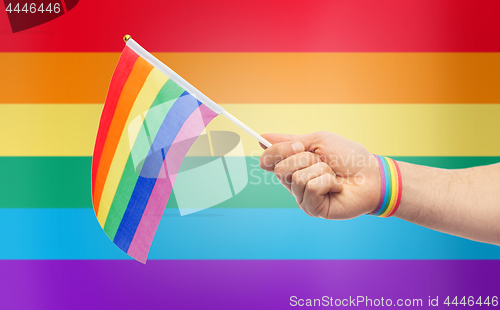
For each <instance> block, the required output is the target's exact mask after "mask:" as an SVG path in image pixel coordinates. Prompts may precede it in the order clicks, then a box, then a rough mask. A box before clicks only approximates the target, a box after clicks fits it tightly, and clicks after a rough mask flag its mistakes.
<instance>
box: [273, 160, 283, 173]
mask: <svg viewBox="0 0 500 310" xmlns="http://www.w3.org/2000/svg"><path fill="white" fill-rule="evenodd" d="M274 174H276V176H279V177H282V176H283V174H285V167H284V165H283V163H282V162H279V163H278V164H276V166H274Z"/></svg>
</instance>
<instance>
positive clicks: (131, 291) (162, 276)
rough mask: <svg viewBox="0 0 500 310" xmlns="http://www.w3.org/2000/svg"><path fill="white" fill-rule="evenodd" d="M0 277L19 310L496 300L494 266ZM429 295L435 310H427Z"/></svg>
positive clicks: (25, 266) (5, 300) (82, 267)
mask: <svg viewBox="0 0 500 310" xmlns="http://www.w3.org/2000/svg"><path fill="white" fill-rule="evenodd" d="M0 276H1V279H2V281H0V298H1V299H0V300H1V306H2V308H3V309H21V310H22V309H53V310H57V309H219V310H223V309H231V310H233V309H239V310H241V309H252V310H254V309H290V308H292V307H291V305H290V298H291V297H292V296H296V297H297V299H307V298H310V299H314V298H322V297H323V296H328V297H332V298H333V299H334V300H335V299H348V300H349V298H354V299H356V298H357V296H362V297H363V298H365V299H366V297H368V298H369V299H371V300H372V302H373V301H374V300H375V299H378V300H379V301H380V299H381V298H382V297H383V298H384V300H387V299H391V301H392V304H393V305H394V304H395V303H396V302H397V300H398V299H402V300H403V302H404V300H406V299H410V300H413V299H421V300H422V304H423V307H418V308H419V309H420V308H424V309H426V308H438V309H441V308H446V309H448V308H452V305H450V307H446V306H444V304H443V302H444V300H445V298H446V297H447V296H450V297H451V298H450V302H451V301H452V299H453V298H454V297H455V296H458V301H459V302H460V299H461V298H462V297H463V296H465V299H466V300H467V299H468V297H469V296H473V297H474V301H476V300H477V298H478V297H479V296H481V297H482V301H483V302H484V300H485V298H486V297H489V302H490V303H491V301H492V297H493V296H499V295H500V291H499V290H498V288H499V287H500V261H498V260H486V261H470V260H469V261H466V260H193V261H188V260H180V261H171V260H163V261H160V260H158V261H156V260H152V261H149V262H148V263H147V264H146V265H142V264H140V263H138V262H135V261H113V260H103V261H78V260H68V261H53V260H40V261H30V260H26V261H22V260H20V261H0ZM429 296H430V298H431V299H435V298H436V296H438V302H439V307H428V303H429ZM358 306H361V307H365V304H364V303H360V304H359V305H358ZM393 307H394V306H393ZM483 307H484V308H486V309H489V308H492V309H497V308H498V307H500V306H497V307H495V306H493V307H492V306H490V307H487V306H484V305H483V306H482V307H477V308H481V309H482V308H483ZM300 308H302V307H300ZM304 308H310V307H304ZM373 308H375V307H373ZM415 308H417V307H415ZM453 308H456V307H453ZM458 308H463V307H461V305H459V306H458ZM466 308H470V309H473V308H474V307H466Z"/></svg>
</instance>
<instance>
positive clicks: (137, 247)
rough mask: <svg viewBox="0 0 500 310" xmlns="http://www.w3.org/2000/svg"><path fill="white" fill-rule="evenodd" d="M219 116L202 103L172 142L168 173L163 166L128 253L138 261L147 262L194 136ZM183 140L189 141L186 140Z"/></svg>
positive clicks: (168, 156)
mask: <svg viewBox="0 0 500 310" xmlns="http://www.w3.org/2000/svg"><path fill="white" fill-rule="evenodd" d="M217 115H218V114H217V113H215V112H213V111H212V110H210V109H209V108H207V107H206V106H205V105H203V104H202V105H200V106H199V107H198V109H196V110H195V111H194V112H193V113H192V114H191V115H190V116H189V118H188V119H187V120H186V122H185V123H184V125H183V126H182V128H181V130H180V131H179V133H178V134H177V137H176V138H175V140H174V142H173V143H172V147H171V148H170V149H169V151H168V153H167V155H166V156H165V160H164V164H165V165H167V163H168V169H166V170H167V172H165V171H164V170H163V169H162V170H161V171H160V174H159V175H158V178H157V180H156V184H155V187H154V188H153V191H152V193H151V196H150V197H149V201H148V204H147V206H146V209H145V210H144V213H143V215H142V218H141V221H140V223H139V226H138V227H137V230H136V232H135V236H134V238H133V239H132V243H131V244H130V247H129V250H128V252H127V254H128V255H130V256H132V257H133V258H135V259H137V260H138V261H140V262H142V263H145V262H146V259H147V257H148V252H149V248H150V246H151V243H152V242H153V238H154V235H155V233H156V230H157V228H158V225H159V224H160V220H161V218H162V216H163V211H164V210H165V206H166V205H167V202H168V199H169V197H170V193H171V191H172V187H173V184H174V183H175V177H176V176H177V172H178V171H179V168H180V166H181V163H182V161H183V160H184V157H185V156H186V154H187V152H188V151H189V149H190V148H191V145H192V144H193V143H194V141H195V140H196V139H193V137H198V136H199V135H200V134H201V133H202V132H203V130H204V129H205V127H206V126H207V125H208V123H210V121H211V120H212V119H214V118H215V117H216V116H217ZM183 141H185V142H187V143H182V142H183ZM176 146H178V147H176Z"/></svg>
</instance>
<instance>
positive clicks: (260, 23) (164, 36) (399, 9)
mask: <svg viewBox="0 0 500 310" xmlns="http://www.w3.org/2000/svg"><path fill="white" fill-rule="evenodd" d="M499 11H500V1H497V0H477V1H465V0H419V1H401V0H379V1H372V0H349V1H345V0H315V1H303V0H286V1H285V0H277V1H265V0H249V1H234V0H222V1H198V0H183V1H154V2H148V3H147V4H145V3H144V2H140V1H119V0H110V1H98V0H86V1H82V2H80V3H79V5H78V6H76V7H75V9H74V10H71V12H68V14H65V16H64V17H62V18H58V19H56V20H53V21H51V22H50V23H46V24H43V25H40V26H38V27H36V28H35V29H32V30H27V31H23V32H22V33H18V34H12V33H10V32H11V31H10V26H9V24H8V22H7V21H6V19H7V18H6V17H5V21H0V40H1V41H2V44H1V45H0V52H49V51H50V52H111V51H112V52H117V51H120V50H121V49H122V46H123V41H122V39H121V38H122V37H123V35H125V34H126V33H130V34H131V35H132V36H133V37H134V39H136V40H137V41H138V42H140V43H141V44H142V45H143V46H144V47H146V48H147V49H148V50H150V51H151V52H499V51H500V40H499V39H498V34H499V33H500V18H498V12H499ZM89 21H91V22H89Z"/></svg>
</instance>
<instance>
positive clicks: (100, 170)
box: [92, 57, 153, 215]
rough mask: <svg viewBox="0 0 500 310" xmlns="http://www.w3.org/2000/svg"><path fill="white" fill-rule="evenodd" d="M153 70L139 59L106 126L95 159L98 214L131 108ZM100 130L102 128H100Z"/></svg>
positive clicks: (96, 207) (95, 197)
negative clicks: (101, 144)
mask: <svg viewBox="0 0 500 310" xmlns="http://www.w3.org/2000/svg"><path fill="white" fill-rule="evenodd" d="M151 70H153V66H152V65H150V64H149V63H148V62H146V61H145V60H144V59H142V58H140V57H139V58H138V59H137V61H136V62H135V65H134V67H133V69H132V71H131V72H130V75H129V77H128V79H127V80H126V81H125V85H124V86H123V90H122V91H121V92H120V93H119V99H118V102H117V104H116V106H117V107H118V106H119V109H114V110H115V111H113V112H114V113H113V114H112V115H110V116H109V118H110V119H111V120H110V125H109V128H106V130H107V133H106V135H105V141H104V145H103V147H102V151H101V157H100V160H99V162H97V161H94V163H96V165H97V168H96V169H97V171H96V175H95V184H94V185H93V195H92V198H93V202H94V210H95V212H96V215H97V211H98V210H99V202H100V201H101V195H102V190H103V187H104V183H105V182H106V177H107V174H108V171H109V167H110V165H111V162H112V161H113V157H114V155H115V151H116V147H117V145H118V142H120V138H121V135H122V132H123V130H124V127H125V124H126V122H127V119H128V116H129V113H130V110H131V109H132V106H133V105H134V102H135V99H136V98H137V95H138V94H139V92H140V91H141V89H142V86H143V85H144V83H145V81H146V79H147V77H148V75H149V73H150V72H151ZM110 112H111V111H110ZM99 131H101V130H100V129H99Z"/></svg>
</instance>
